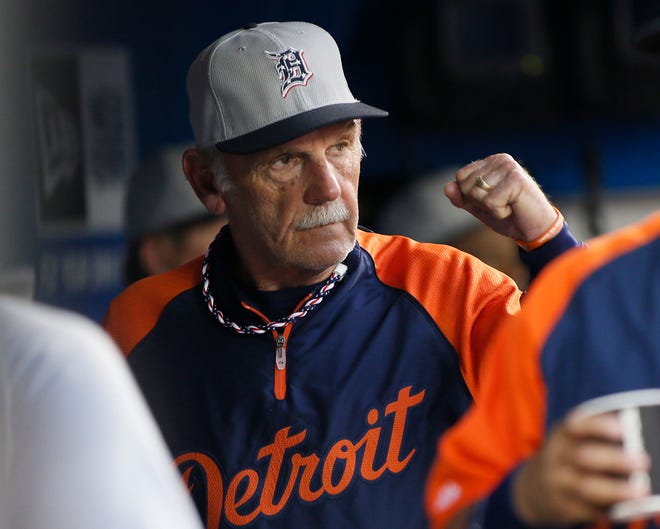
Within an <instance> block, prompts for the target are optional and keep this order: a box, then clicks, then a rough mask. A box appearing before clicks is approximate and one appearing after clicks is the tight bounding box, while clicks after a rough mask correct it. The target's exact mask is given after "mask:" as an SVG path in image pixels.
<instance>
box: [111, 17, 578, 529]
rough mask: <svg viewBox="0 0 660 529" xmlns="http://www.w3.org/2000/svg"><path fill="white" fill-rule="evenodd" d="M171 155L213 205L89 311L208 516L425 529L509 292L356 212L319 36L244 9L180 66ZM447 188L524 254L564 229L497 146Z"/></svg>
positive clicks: (563, 242) (507, 308)
mask: <svg viewBox="0 0 660 529" xmlns="http://www.w3.org/2000/svg"><path fill="white" fill-rule="evenodd" d="M187 85H188V94H189V98H190V115H191V123H192V127H193V131H194V134H195V144H196V148H194V149H188V150H186V151H185V152H184V153H183V166H184V172H185V173H186V175H187V177H188V180H189V182H190V184H191V186H192V187H193V189H195V191H196V193H197V196H198V197H199V198H200V200H201V201H202V202H203V203H204V205H205V206H206V208H207V210H208V211H209V212H210V213H216V214H217V213H223V214H224V213H225V212H226V214H227V217H228V224H227V225H226V226H225V227H224V228H223V229H222V230H221V232H220V234H219V236H218V237H217V238H216V239H215V241H214V242H213V243H212V244H211V245H210V247H209V249H208V252H207V254H206V255H205V256H204V257H203V258H201V259H198V260H197V261H194V262H191V263H189V264H187V265H185V266H183V267H179V268H177V269H175V270H173V271H171V272H168V273H165V274H161V275H159V276H154V277H152V278H148V279H146V280H144V281H141V282H139V283H136V284H134V285H132V286H131V287H129V288H128V289H127V290H126V291H125V292H123V293H122V294H120V295H119V296H118V297H117V298H116V299H115V300H114V301H113V302H112V304H111V306H110V308H109V310H108V313H107V315H106V318H105V326H106V328H107V329H108V331H109V332H110V333H111V335H112V336H114V338H115V339H116V341H117V343H119V344H120V345H121V348H122V350H123V351H124V353H125V354H126V355H127V356H128V361H129V364H130V366H131V368H132V370H133V373H134V374H135V376H136V377H137V380H138V382H139V384H140V386H141V388H142V390H143V392H144V394H145V395H146V397H147V399H148V402H149V404H150V405H151V408H152V410H153V411H154V413H155V415H156V418H157V421H158V423H159V425H160V427H161V430H162V431H163V432H164V435H165V437H166V439H167V441H168V443H169V447H170V450H171V451H172V452H173V454H174V456H175V457H176V463H177V464H178V465H179V469H180V470H181V472H182V473H183V475H184V479H185V480H186V482H187V483H188V485H189V487H190V489H191V493H192V494H193V497H194V498H195V502H196V504H197V506H198V508H199V510H200V512H201V513H202V518H203V519H204V521H205V523H206V524H207V527H208V528H209V529H210V528H213V529H215V528H217V527H243V526H248V527H251V528H257V527H259V528H266V527H268V528H269V529H274V528H292V527H300V528H303V527H305V528H307V527H310V528H311V527H350V528H352V529H361V528H363V529H373V528H376V527H377V528H379V529H388V528H396V529H400V528H401V527H410V528H412V527H414V528H421V527H425V526H426V523H427V522H426V518H425V514H424V509H423V491H424V484H425V482H426V476H427V473H428V469H429V467H430V464H431V462H432V459H433V456H434V454H435V445H436V441H437V438H438V436H439V435H441V434H442V433H443V432H444V430H445V429H446V428H447V427H449V426H450V425H452V424H453V423H454V422H455V421H456V420H457V419H458V418H459V417H460V416H461V415H462V414H463V413H464V412H465V410H466V409H467V408H468V407H469V406H470V404H471V402H472V398H473V394H474V392H476V390H477V388H478V382H479V377H480V375H479V373H480V370H481V360H482V352H483V351H484V350H485V347H486V345H487V343H488V341H489V340H490V335H491V331H492V330H493V328H494V327H495V325H496V323H497V322H498V321H499V320H500V319H502V318H503V317H504V315H506V314H509V313H513V312H516V311H517V310H518V309H519V298H520V294H521V293H520V291H519V289H518V288H517V287H516V285H515V283H514V282H513V280H512V279H511V278H509V277H508V276H506V275H504V274H502V273H501V272H499V271H498V270H495V269H493V268H492V267H489V266H487V265H485V264H484V263H482V262H481V261H479V260H478V259H476V258H474V257H473V256H470V255H468V254H466V253H464V252H459V251H457V250H456V249H454V248H451V247H449V246H442V245H433V244H423V243H418V242H415V241H412V240H410V239H407V238H405V237H390V236H385V235H380V234H376V233H370V232H368V231H366V230H363V229H360V228H358V196H357V189H358V183H359V175H360V165H361V160H362V156H363V151H362V144H361V132H362V118H377V117H383V116H385V115H386V112H384V111H382V110H379V109H377V108H374V107H371V106H369V105H366V104H364V103H361V102H359V101H358V100H356V99H355V97H354V96H353V95H352V93H351V92H350V90H349V88H348V85H347V83H346V80H345V77H344V73H343V70H342V66H341V57H340V54H339V50H338V48H337V44H336V43H335V41H334V39H333V38H332V37H331V36H330V35H329V34H328V33H327V32H326V31H324V30H323V29H321V28H319V27H318V26H315V25H312V24H308V23H304V22H285V23H279V22H268V23H262V24H248V25H246V26H244V27H243V28H241V29H239V30H236V31H233V32H231V33H229V34H227V35H224V36H223V37H221V38H219V39H218V40H217V41H216V42H214V43H213V44H211V45H210V46H209V47H208V48H206V49H205V50H204V51H202V52H201V53H200V55H199V56H198V57H197V59H196V60H195V61H194V62H193V64H192V66H191V67H190V69H189V72H188V80H187ZM448 195H449V196H450V197H451V200H452V202H453V203H454V204H455V205H458V206H461V207H463V208H465V209H467V210H469V211H471V212H473V213H474V214H475V215H477V216H478V217H479V218H480V219H481V220H482V221H484V222H485V223H487V224H488V225H489V226H491V227H492V228H494V229H496V230H497V231H498V232H500V233H502V234H505V235H507V236H509V237H512V238H515V239H518V240H519V241H520V244H522V245H525V246H526V247H527V248H528V250H529V252H528V253H527V254H526V257H527V258H528V259H529V263H530V266H537V267H540V266H542V265H543V264H544V263H545V262H547V261H548V260H549V259H551V258H553V257H554V256H556V255H558V254H559V253H561V252H562V251H563V250H565V249H567V248H570V247H573V246H574V245H575V244H577V242H576V241H575V239H574V238H573V237H572V235H571V234H570V232H569V230H568V228H567V226H566V225H565V223H564V222H563V217H562V216H561V214H560V213H559V212H558V211H557V210H556V209H555V208H554V207H553V206H552V204H551V203H550V202H549V201H548V199H547V197H546V196H545V195H544V194H543V192H542V191H541V190H540V188H539V187H538V186H537V185H536V183H535V182H534V180H533V179H532V177H531V176H530V175H529V174H528V173H527V172H526V171H525V170H524V169H523V168H522V167H520V165H518V164H517V163H516V161H515V160H513V158H511V156H509V155H506V154H496V155H493V156H489V157H487V158H485V159H483V160H478V161H476V162H474V163H472V164H470V165H468V166H466V167H464V168H462V169H461V170H460V171H458V172H457V173H456V177H455V180H454V182H452V184H451V185H450V186H449V189H448Z"/></svg>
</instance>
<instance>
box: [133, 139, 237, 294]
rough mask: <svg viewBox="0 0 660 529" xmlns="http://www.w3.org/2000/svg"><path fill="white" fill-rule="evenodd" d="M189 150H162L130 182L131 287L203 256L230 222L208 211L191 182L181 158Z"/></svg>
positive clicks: (144, 161) (172, 146) (143, 165)
mask: <svg viewBox="0 0 660 529" xmlns="http://www.w3.org/2000/svg"><path fill="white" fill-rule="evenodd" d="M189 146H190V145H189V144H187V143H186V144H181V145H167V146H164V147H162V148H160V149H158V150H157V151H156V152H154V153H152V154H151V155H150V156H148V157H147V158H145V160H143V162H142V163H141V164H140V166H139V167H138V168H137V170H136V171H135V172H134V173H133V174H132V175H131V178H130V179H129V182H128V187H127V191H126V201H125V204H124V219H125V224H126V239H127V243H128V245H127V251H126V257H125V260H124V281H125V283H126V284H127V285H129V284H131V283H133V282H134V281H137V280H138V279H142V278H143V277H147V276H150V275H153V274H158V273H161V272H165V271H166V270H170V269H172V268H175V267H177V266H179V265H181V264H183V263H185V262H186V261H189V260H190V259H192V258H194V257H198V256H200V255H202V254H203V253H204V251H205V250H206V248H207V246H208V243H209V241H210V240H212V239H213V237H214V236H215V234H216V233H218V231H220V228H221V227H222V226H223V225H224V224H225V222H226V218H225V216H224V215H219V216H218V215H211V214H210V213H209V212H208V211H206V209H205V208H204V206H202V204H201V203H200V202H199V200H197V197H196V196H195V193H194V192H193V191H192V189H190V186H189V185H188V183H187V182H186V177H185V175H184V174H183V170H182V169H181V152H182V151H183V150H185V149H186V148H187V147H189Z"/></svg>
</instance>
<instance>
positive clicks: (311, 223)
mask: <svg viewBox="0 0 660 529" xmlns="http://www.w3.org/2000/svg"><path fill="white" fill-rule="evenodd" d="M349 218H350V212H349V211H348V208H347V207H346V204H345V203H344V201H343V200H339V201H336V202H330V203H329V204H325V205H323V206H316V207H315V208H314V209H312V210H310V211H309V213H307V215H305V217H303V218H302V219H301V220H300V222H299V223H298V226H297V229H299V230H311V229H312V228H318V227H320V226H325V225H326V224H332V223H333V222H345V221H347V220H348V219H349Z"/></svg>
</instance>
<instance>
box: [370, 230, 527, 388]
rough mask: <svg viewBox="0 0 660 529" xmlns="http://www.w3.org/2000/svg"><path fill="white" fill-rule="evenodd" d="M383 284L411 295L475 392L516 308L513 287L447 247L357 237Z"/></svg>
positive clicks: (516, 294) (401, 239) (517, 301)
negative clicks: (491, 348)
mask: <svg viewBox="0 0 660 529" xmlns="http://www.w3.org/2000/svg"><path fill="white" fill-rule="evenodd" d="M359 242H360V244H361V245H362V246H363V247H364V248H365V249H367V250H368V251H369V253H370V254H371V255H372V256H373V258H374V261H375V263H376V273H377V274H378V277H379V278H380V280H381V281H383V283H385V284H387V285H389V286H392V287H395V288H400V289H403V290H405V291H407V292H408V293H409V294H411V295H412V296H413V297H414V298H415V299H416V300H417V301H418V302H419V303H420V304H421V305H423V306H424V308H425V309H426V310H427V311H428V313H429V315H430V316H431V317H432V318H433V320H434V321H435V323H436V325H438V327H439V328H440V329H441V330H442V332H443V334H444V335H445V337H446V338H447V339H448V340H449V342H450V343H451V344H452V346H453V347H454V349H455V350H456V351H457V353H458V356H459V359H460V362H461V370H462V374H463V377H464V379H465V381H466V383H467V385H468V387H469V388H470V391H471V392H472V394H473V395H475V394H476V391H477V390H478V383H479V376H480V372H481V367H482V363H483V362H482V358H483V352H484V350H485V349H486V345H487V344H488V342H489V341H490V338H491V335H492V333H493V331H494V329H495V327H496V326H497V324H498V323H499V322H500V320H502V319H503V318H504V317H505V316H507V315H509V314H513V313H515V312H517V311H518V310H519V308H520V294H521V292H520V291H519V290H518V288H517V286H516V284H515V282H514V281H513V280H512V279H511V278H509V277H508V276H506V275H505V274H503V273H501V272H499V271H498V270H495V269H494V268H491V267H489V266H487V265H486V264H484V263H482V262H481V261H480V260H478V259H477V258H475V257H473V256H472V255H469V254H467V253H464V252H461V251H459V250H457V249H455V248H453V247H451V246H445V245H439V244H426V243H419V242H416V241H413V240H411V239H408V238H406V237H397V236H393V237H392V236H384V235H379V234H374V233H365V232H359Z"/></svg>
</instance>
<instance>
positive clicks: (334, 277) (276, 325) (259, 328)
mask: <svg viewBox="0 0 660 529" xmlns="http://www.w3.org/2000/svg"><path fill="white" fill-rule="evenodd" d="M214 242H215V241H214ZM211 246H213V243H211V244H210V245H209V247H208V250H206V253H205V254H204V261H203V262H202V296H203V297H204V301H206V306H207V308H208V309H209V311H210V312H211V314H212V315H213V317H214V318H215V319H216V320H217V321H218V322H219V323H220V325H222V326H223V327H227V328H228V329H231V330H233V331H235V332H237V333H239V334H264V333H267V332H272V331H274V330H275V329H281V328H282V327H285V326H286V325H287V324H289V323H292V322H294V321H296V320H299V319H300V318H303V317H305V316H307V314H309V313H310V312H312V311H313V310H314V309H315V308H316V307H318V306H319V304H320V303H321V302H322V301H323V300H324V299H325V298H326V296H327V295H328V294H329V293H330V292H331V291H332V289H333V288H334V287H335V285H336V284H337V283H338V282H339V281H341V280H342V279H344V276H345V275H346V271H347V270H348V268H347V266H346V265H345V264H344V263H339V264H338V265H337V266H336V267H335V269H334V270H333V272H332V274H330V277H329V278H328V279H326V280H325V282H324V283H323V284H322V285H320V286H319V287H318V288H317V289H316V290H315V291H314V293H313V294H312V296H311V297H310V298H309V299H308V300H307V301H306V302H305V304H304V305H303V306H302V307H300V309H299V310H297V311H295V312H292V313H291V314H289V315H288V316H285V317H283V318H280V319H278V320H275V321H269V322H268V323H260V324H249V325H240V324H238V323H236V322H233V321H231V320H229V319H227V318H226V317H225V315H224V314H223V313H222V311H221V310H220V309H219V308H218V306H217V305H216V304H215V300H214V299H213V294H211V281H210V270H211V267H210V264H209V261H210V259H209V256H210V255H211Z"/></svg>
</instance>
